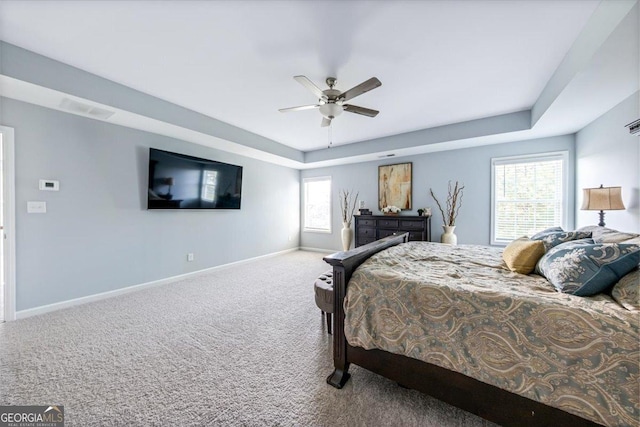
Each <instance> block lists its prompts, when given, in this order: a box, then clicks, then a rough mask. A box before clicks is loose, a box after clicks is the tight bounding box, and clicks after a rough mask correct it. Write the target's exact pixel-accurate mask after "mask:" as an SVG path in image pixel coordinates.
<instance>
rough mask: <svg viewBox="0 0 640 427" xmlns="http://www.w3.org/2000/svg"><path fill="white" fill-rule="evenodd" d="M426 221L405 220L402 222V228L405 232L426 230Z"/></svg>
mask: <svg viewBox="0 0 640 427" xmlns="http://www.w3.org/2000/svg"><path fill="white" fill-rule="evenodd" d="M424 227H425V223H424V221H415V220H410V219H403V220H401V221H400V228H402V229H403V230H407V231H408V230H424Z"/></svg>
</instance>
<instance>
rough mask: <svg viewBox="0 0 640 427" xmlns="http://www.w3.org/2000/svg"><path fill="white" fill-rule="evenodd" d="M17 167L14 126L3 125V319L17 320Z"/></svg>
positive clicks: (0, 178)
mask: <svg viewBox="0 0 640 427" xmlns="http://www.w3.org/2000/svg"><path fill="white" fill-rule="evenodd" d="M14 174H15V169H14V134H13V129H12V128H9V127H5V126H0V239H2V244H1V245H0V322H4V321H7V320H15V313H16V302H15V295H16V292H15V253H16V244H15V232H14V231H15V175H14Z"/></svg>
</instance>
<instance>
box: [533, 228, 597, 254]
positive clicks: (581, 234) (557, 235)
mask: <svg viewBox="0 0 640 427" xmlns="http://www.w3.org/2000/svg"><path fill="white" fill-rule="evenodd" d="M589 237H591V232H590V231H580V230H576V231H564V230H563V229H562V228H561V227H552V228H547V229H546V230H543V231H541V232H539V233H536V234H534V235H533V236H531V240H542V243H544V248H545V250H547V251H548V250H549V249H551V248H553V247H554V246H557V245H559V244H560V243H564V242H570V241H572V240H578V239H587V238H589Z"/></svg>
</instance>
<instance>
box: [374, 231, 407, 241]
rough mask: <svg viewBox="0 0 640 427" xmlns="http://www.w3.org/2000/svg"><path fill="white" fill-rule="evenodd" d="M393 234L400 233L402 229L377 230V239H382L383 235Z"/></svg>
mask: <svg viewBox="0 0 640 427" xmlns="http://www.w3.org/2000/svg"><path fill="white" fill-rule="evenodd" d="M394 234H402V231H398V230H382V229H379V230H378V239H382V238H383V237H387V236H393V235H394Z"/></svg>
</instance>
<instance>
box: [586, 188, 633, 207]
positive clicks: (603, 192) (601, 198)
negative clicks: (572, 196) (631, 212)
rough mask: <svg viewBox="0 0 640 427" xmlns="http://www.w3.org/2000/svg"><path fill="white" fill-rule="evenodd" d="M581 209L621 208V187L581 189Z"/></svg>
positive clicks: (622, 204) (622, 205)
mask: <svg viewBox="0 0 640 427" xmlns="http://www.w3.org/2000/svg"><path fill="white" fill-rule="evenodd" d="M582 192H583V198H582V207H581V208H580V209H581V210H583V211H619V210H623V209H624V208H625V207H624V203H622V187H602V186H600V188H584V189H583V190H582Z"/></svg>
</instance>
